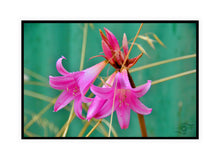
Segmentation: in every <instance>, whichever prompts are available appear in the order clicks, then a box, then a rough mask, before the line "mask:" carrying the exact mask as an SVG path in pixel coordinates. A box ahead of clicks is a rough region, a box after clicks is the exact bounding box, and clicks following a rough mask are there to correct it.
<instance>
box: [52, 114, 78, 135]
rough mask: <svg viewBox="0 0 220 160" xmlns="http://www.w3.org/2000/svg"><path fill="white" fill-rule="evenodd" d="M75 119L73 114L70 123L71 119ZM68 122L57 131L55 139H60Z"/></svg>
mask: <svg viewBox="0 0 220 160" xmlns="http://www.w3.org/2000/svg"><path fill="white" fill-rule="evenodd" d="M75 117H76V115H75V114H74V115H73V116H72V117H71V120H70V122H72V121H73V119H74V118H75ZM68 123H69V122H68V121H66V123H65V124H64V125H63V127H62V128H61V129H60V130H59V132H58V133H57V134H56V137H60V136H61V135H62V133H63V131H64V130H65V129H66V125H67V124H68Z"/></svg>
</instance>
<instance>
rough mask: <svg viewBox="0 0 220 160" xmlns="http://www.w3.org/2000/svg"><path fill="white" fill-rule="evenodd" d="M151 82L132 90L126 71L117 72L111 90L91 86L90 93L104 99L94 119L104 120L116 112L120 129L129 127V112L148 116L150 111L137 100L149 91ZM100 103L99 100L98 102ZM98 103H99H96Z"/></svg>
mask: <svg viewBox="0 0 220 160" xmlns="http://www.w3.org/2000/svg"><path fill="white" fill-rule="evenodd" d="M150 86H151V81H150V80H148V82H147V83H146V84H144V85H142V86H139V87H137V88H132V87H131V85H130V82H129V79H128V74H127V70H125V69H124V70H122V72H121V73H120V72H118V73H117V74H116V76H115V80H114V83H113V86H112V87H111V88H107V87H106V88H104V87H103V88H101V87H96V86H94V85H92V86H91V88H90V89H91V91H92V92H93V93H94V94H95V95H96V96H98V97H100V99H105V100H106V101H105V102H104V103H100V104H99V105H100V106H102V107H100V106H97V108H99V107H100V111H99V112H97V113H96V115H95V116H94V117H95V118H104V117H107V116H109V115H110V114H111V113H112V107H114V108H113V111H115V110H116V113H117V117H118V121H119V125H120V127H121V128H122V129H126V128H128V126H129V121H130V110H131V109H132V110H133V111H134V112H136V113H138V114H142V115H148V114H150V113H151V111H152V109H151V108H148V107H146V106H145V105H144V104H143V103H141V102H140V100H139V98H140V97H142V96H143V95H145V94H146V93H147V91H148V90H149V89H150ZM100 101H101V100H100ZM96 103H99V102H96Z"/></svg>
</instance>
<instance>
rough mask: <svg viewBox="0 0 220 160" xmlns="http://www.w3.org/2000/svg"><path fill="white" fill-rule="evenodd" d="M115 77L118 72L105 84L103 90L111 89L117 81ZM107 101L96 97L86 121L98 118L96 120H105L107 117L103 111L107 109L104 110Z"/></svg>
mask: <svg viewBox="0 0 220 160" xmlns="http://www.w3.org/2000/svg"><path fill="white" fill-rule="evenodd" d="M115 75H116V72H114V73H113V74H112V75H111V76H110V77H109V78H108V79H107V81H106V82H105V84H104V85H103V86H102V88H110V86H111V85H112V84H113V82H114V79H115ZM106 101H107V100H106V99H103V98H100V97H98V96H96V97H95V98H94V99H93V101H92V103H91V105H90V107H89V109H88V113H87V117H86V119H87V120H90V119H92V118H93V117H94V118H96V119H100V118H103V117H105V114H102V113H103V110H104V109H105V108H103V105H104V104H105V102H106ZM104 113H105V110H104Z"/></svg>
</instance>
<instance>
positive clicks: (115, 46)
mask: <svg viewBox="0 0 220 160" xmlns="http://www.w3.org/2000/svg"><path fill="white" fill-rule="evenodd" d="M104 30H105V32H106V35H107V39H108V40H109V43H110V45H111V46H112V48H113V49H114V50H120V46H119V44H118V40H117V38H116V37H115V35H114V34H113V33H112V32H110V31H109V30H108V29H107V28H104Z"/></svg>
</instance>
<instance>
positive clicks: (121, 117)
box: [116, 103, 130, 129]
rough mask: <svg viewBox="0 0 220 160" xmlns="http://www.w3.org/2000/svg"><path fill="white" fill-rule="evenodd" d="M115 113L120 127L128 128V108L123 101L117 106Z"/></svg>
mask: <svg viewBox="0 0 220 160" xmlns="http://www.w3.org/2000/svg"><path fill="white" fill-rule="evenodd" d="M116 113H117V117H118V122H119V125H120V127H121V129H126V128H128V126H129V122H130V108H129V107H128V106H126V105H125V103H122V106H119V107H117V109H116Z"/></svg>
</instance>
